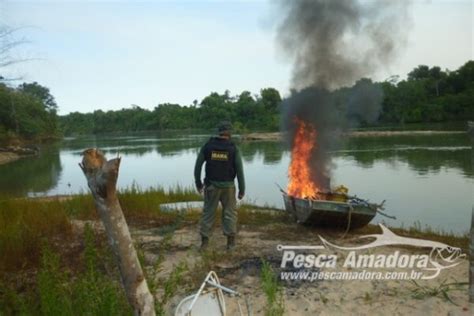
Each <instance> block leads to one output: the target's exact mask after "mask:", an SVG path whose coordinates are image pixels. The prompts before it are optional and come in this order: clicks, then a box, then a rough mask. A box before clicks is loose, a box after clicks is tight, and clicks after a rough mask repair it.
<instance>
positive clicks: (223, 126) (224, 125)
mask: <svg viewBox="0 0 474 316" xmlns="http://www.w3.org/2000/svg"><path fill="white" fill-rule="evenodd" d="M217 131H218V132H219V133H224V132H231V131H232V123H231V122H229V121H222V122H220V123H219V125H217Z"/></svg>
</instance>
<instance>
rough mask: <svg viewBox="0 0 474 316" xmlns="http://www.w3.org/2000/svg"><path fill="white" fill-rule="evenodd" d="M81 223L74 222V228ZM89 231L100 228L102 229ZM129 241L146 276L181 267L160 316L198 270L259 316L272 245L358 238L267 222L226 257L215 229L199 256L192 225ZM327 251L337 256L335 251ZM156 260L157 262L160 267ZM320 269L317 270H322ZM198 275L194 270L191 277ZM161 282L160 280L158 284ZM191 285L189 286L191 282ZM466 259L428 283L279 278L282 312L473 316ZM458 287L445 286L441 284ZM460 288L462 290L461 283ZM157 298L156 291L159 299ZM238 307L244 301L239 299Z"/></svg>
mask: <svg viewBox="0 0 474 316" xmlns="http://www.w3.org/2000/svg"><path fill="white" fill-rule="evenodd" d="M82 225H83V224H82V223H81V222H75V226H76V227H80V226H82ZM94 227H95V228H96V229H98V230H102V228H101V224H100V223H99V222H95V225H94ZM131 232H132V236H133V239H134V240H135V241H136V244H137V245H138V247H139V248H140V249H142V251H143V258H144V267H145V269H146V271H147V273H148V275H149V276H150V275H152V276H153V279H154V280H155V281H158V282H161V283H162V282H165V280H166V279H167V278H169V276H170V275H171V274H172V271H173V270H175V269H176V267H177V266H179V265H185V266H186V267H187V268H186V270H185V272H184V279H183V280H182V281H181V283H180V284H179V285H178V290H177V291H176V293H175V294H174V295H173V297H172V298H171V299H170V300H169V301H168V304H167V306H166V310H167V313H166V315H173V312H174V309H175V308H176V306H177V304H178V303H179V302H180V300H182V299H183V298H184V297H186V296H187V295H190V294H192V293H193V292H195V291H197V288H194V287H191V288H190V286H189V284H191V280H195V279H196V278H197V279H198V280H201V278H203V277H204V272H206V271H208V270H209V269H212V270H214V271H216V273H217V274H218V276H219V277H220V280H221V283H222V284H223V285H225V286H227V287H230V288H232V289H234V290H236V291H238V292H240V293H241V294H243V295H244V296H245V297H247V298H248V301H249V303H250V306H251V309H252V314H253V315H264V314H265V306H266V296H265V294H264V292H263V290H262V287H261V282H262V281H261V276H260V269H261V264H260V263H261V258H264V259H265V260H267V261H268V262H270V263H271V264H272V267H273V269H274V270H275V272H276V273H277V272H278V270H279V266H280V264H281V257H282V253H281V252H280V251H278V250H277V245H318V244H321V241H320V239H319V237H318V235H319V234H323V235H324V236H325V237H327V238H329V239H330V240H334V241H336V242H337V244H339V245H340V244H348V243H349V244H351V241H352V244H353V242H354V240H355V238H357V237H358V236H359V235H357V234H354V233H350V234H349V235H348V236H346V238H344V240H340V239H339V238H340V237H341V236H340V235H341V234H340V233H339V232H327V231H320V230H319V231H318V230H317V229H315V228H308V227H303V226H300V225H297V224H294V223H274V224H269V225H264V226H256V225H242V226H241V227H240V231H239V234H238V245H237V249H236V250H235V251H233V252H230V253H229V252H226V251H225V250H224V249H225V242H226V240H225V237H224V236H223V235H222V233H221V231H220V228H218V227H216V228H215V231H214V235H213V237H212V238H211V244H210V249H209V251H207V252H205V253H204V254H203V253H200V252H199V251H198V245H199V242H200V237H199V235H198V227H197V225H196V224H189V225H186V226H184V227H181V228H179V229H177V230H175V231H174V232H173V233H172V234H170V235H163V234H160V233H159V229H158V228H156V229H153V228H152V229H149V228H147V229H143V228H141V229H140V228H136V227H131ZM396 250H398V251H403V252H404V253H407V252H408V253H412V252H413V253H418V252H419V251H420V250H419V249H407V248H401V247H394V246H392V247H380V248H378V249H377V250H376V251H375V250H373V251H372V252H375V253H377V254H380V253H384V254H389V253H393V251H396ZM329 253H330V254H337V255H338V256H342V257H344V253H343V251H341V250H331V251H329ZM157 262H160V263H159V264H158V265H159V268H156V267H157ZM324 269H325V268H323V270H324ZM198 271H200V272H199V273H198ZM160 280H161V281H160ZM195 282H196V281H195ZM466 282H468V261H467V260H466V259H462V260H461V263H460V265H458V266H457V267H456V268H451V269H446V270H444V271H442V272H441V274H440V275H439V276H438V277H437V278H435V279H433V280H421V281H417V284H415V283H413V282H411V281H408V280H390V281H387V280H365V281H360V280H351V281H336V280H321V281H313V282H309V281H298V282H295V281H292V282H290V281H281V282H280V284H281V286H282V293H283V303H284V306H285V313H284V314H285V315H345V314H347V315H382V314H385V315H387V314H388V315H421V314H425V315H426V314H427V315H472V314H471V311H472V310H473V308H474V307H473V306H472V305H470V304H469V303H468V293H467V286H466ZM449 283H451V284H459V286H454V287H451V286H446V284H449ZM462 284H464V285H462ZM161 295H163V293H161V292H158V293H156V296H157V298H159V297H160V296H161ZM226 304H227V312H228V315H238V313H237V311H238V303H237V299H236V298H231V297H228V296H227V295H226ZM240 304H241V305H242V306H243V308H244V312H245V306H246V304H245V303H244V300H242V299H241V300H240Z"/></svg>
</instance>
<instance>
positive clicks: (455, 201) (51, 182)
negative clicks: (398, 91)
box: [0, 133, 474, 233]
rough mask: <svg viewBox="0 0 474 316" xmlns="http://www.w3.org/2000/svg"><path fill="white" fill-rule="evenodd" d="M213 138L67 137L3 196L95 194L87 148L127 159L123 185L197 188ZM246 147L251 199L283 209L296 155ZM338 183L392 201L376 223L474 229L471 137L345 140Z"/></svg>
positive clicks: (14, 168)
mask: <svg viewBox="0 0 474 316" xmlns="http://www.w3.org/2000/svg"><path fill="white" fill-rule="evenodd" d="M208 137H209V136H208V135H205V134H192V135H189V134H183V133H178V134H176V133H174V134H147V135H134V136H107V137H104V136H103V137H98V136H97V137H82V138H70V139H65V140H63V141H62V142H61V143H58V144H55V145H49V146H45V147H43V148H42V151H41V155H40V156H39V157H38V158H28V159H22V160H19V161H16V162H14V163H11V164H7V165H1V166H0V195H3V196H8V197H10V196H44V195H56V194H74V193H78V192H87V184H86V181H85V178H84V176H83V174H82V172H81V170H80V169H79V167H78V163H79V162H80V161H81V159H82V158H81V156H80V154H81V152H82V150H83V149H85V148H90V147H99V148H101V149H103V150H104V151H105V152H106V154H107V156H108V157H109V158H110V157H113V156H116V155H117V154H119V155H120V156H121V157H122V165H121V170H120V175H119V182H118V185H119V187H121V188H125V187H130V186H132V185H137V186H139V187H141V188H144V189H145V188H148V187H150V186H154V187H156V186H161V187H164V188H168V187H173V186H177V185H180V186H184V187H191V186H193V183H194V181H193V167H194V161H195V159H196V155H197V153H198V150H199V147H200V146H201V145H202V144H203V143H204V142H205V141H206V139H207V138H208ZM239 146H240V148H241V150H242V153H243V158H244V168H245V176H246V182H247V195H246V199H247V200H248V201H249V202H252V203H255V204H258V205H268V206H275V207H279V208H282V207H283V201H282V197H281V194H280V192H279V191H278V189H277V187H276V185H275V183H278V184H280V185H282V186H283V187H285V186H286V183H287V168H288V164H289V160H290V154H289V152H288V150H286V149H285V148H284V146H283V145H282V144H280V143H278V142H245V143H241V144H240V145H239ZM333 157H334V158H333V163H334V170H333V175H332V184H333V185H337V184H344V185H345V186H347V187H348V188H349V193H350V194H352V195H357V196H359V197H361V198H367V199H369V200H370V201H372V202H381V201H382V200H386V204H385V206H386V212H387V213H389V214H391V215H395V216H396V217H397V219H396V220H391V219H387V218H384V217H381V216H380V215H377V216H376V217H375V219H374V220H373V222H374V223H376V222H381V221H385V222H386V223H387V224H389V225H393V226H402V225H403V226H405V227H406V226H410V225H413V224H414V223H418V224H420V225H421V227H424V226H425V225H427V226H430V227H432V228H434V229H440V230H443V231H448V232H449V231H452V232H456V233H465V232H467V231H468V229H469V225H470V217H471V209H472V207H473V197H474V171H473V166H472V161H471V159H473V158H474V157H473V150H471V143H470V141H469V139H468V137H467V135H465V134H445V135H431V136H391V137H359V138H351V139H348V140H345V141H344V142H343V143H342V144H341V146H340V148H339V150H337V151H335V152H334V153H333Z"/></svg>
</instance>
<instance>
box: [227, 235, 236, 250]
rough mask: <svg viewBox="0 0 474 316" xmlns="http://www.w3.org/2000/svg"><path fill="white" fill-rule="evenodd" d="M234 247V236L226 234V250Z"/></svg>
mask: <svg viewBox="0 0 474 316" xmlns="http://www.w3.org/2000/svg"><path fill="white" fill-rule="evenodd" d="M234 248H235V236H227V250H233V249H234Z"/></svg>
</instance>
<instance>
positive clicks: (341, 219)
mask: <svg viewBox="0 0 474 316" xmlns="http://www.w3.org/2000/svg"><path fill="white" fill-rule="evenodd" d="M295 124H296V126H297V129H296V131H295V133H294V139H293V143H292V150H291V163H290V166H289V168H288V177H289V183H288V188H287V192H285V191H284V190H283V189H281V191H282V193H283V200H284V202H285V208H286V211H287V212H289V213H290V214H292V216H293V217H294V218H295V220H296V221H297V222H298V223H303V224H311V225H319V226H327V227H341V228H347V229H350V228H357V227H361V226H364V225H367V224H368V223H369V222H370V221H371V220H372V219H373V218H374V217H375V215H376V213H377V212H378V209H382V208H383V206H382V205H383V202H382V204H373V203H369V202H368V201H366V200H363V199H360V198H358V197H355V196H350V195H348V194H347V193H348V189H347V188H346V187H344V186H339V187H337V188H335V189H333V190H331V189H330V178H329V177H328V176H327V175H325V174H324V172H323V171H321V170H317V171H316V170H314V169H315V168H317V164H316V165H315V164H314V163H312V162H314V161H313V160H314V156H315V155H314V152H315V151H316V150H317V133H316V130H315V129H314V127H313V126H312V125H311V124H308V123H306V122H304V121H302V120H298V119H296V120H295Z"/></svg>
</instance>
